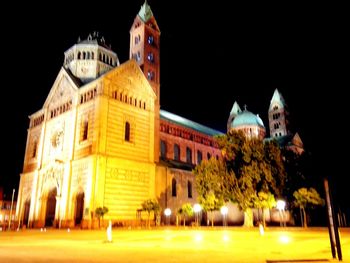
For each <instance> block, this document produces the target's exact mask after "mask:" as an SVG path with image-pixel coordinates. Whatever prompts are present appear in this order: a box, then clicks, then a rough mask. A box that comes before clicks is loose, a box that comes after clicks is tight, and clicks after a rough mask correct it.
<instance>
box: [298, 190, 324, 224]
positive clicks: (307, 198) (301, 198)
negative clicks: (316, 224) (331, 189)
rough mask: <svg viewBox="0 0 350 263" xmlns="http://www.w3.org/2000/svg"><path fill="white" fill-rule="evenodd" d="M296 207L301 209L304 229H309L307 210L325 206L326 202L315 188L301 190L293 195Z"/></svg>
mask: <svg viewBox="0 0 350 263" xmlns="http://www.w3.org/2000/svg"><path fill="white" fill-rule="evenodd" d="M293 196H294V198H295V200H294V205H295V206H296V207H299V209H300V217H301V222H302V225H303V227H305V228H306V227H307V218H306V208H313V207H314V206H316V205H324V200H323V199H322V198H321V197H320V195H319V194H318V192H317V191H316V190H315V189H314V188H309V189H307V188H304V187H303V188H300V189H299V190H298V191H295V192H294V194H293Z"/></svg>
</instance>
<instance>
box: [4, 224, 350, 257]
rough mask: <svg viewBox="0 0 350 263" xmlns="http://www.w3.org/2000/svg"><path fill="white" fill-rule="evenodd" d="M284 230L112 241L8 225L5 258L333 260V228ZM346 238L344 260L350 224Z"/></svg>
mask: <svg viewBox="0 0 350 263" xmlns="http://www.w3.org/2000/svg"><path fill="white" fill-rule="evenodd" d="M281 230H283V229H281V228H278V227H275V228H269V229H267V231H266V232H265V234H264V235H263V236H261V235H260V234H259V231H258V229H257V228H254V229H249V230H246V229H243V228H241V227H234V228H227V229H226V230H223V229H221V228H214V229H210V228H200V229H195V228H187V229H184V228H181V227H179V228H171V229H165V228H161V229H155V230H128V229H113V242H112V243H108V242H106V240H107V235H106V231H94V230H93V231H82V230H71V231H70V232H67V230H50V229H48V230H47V232H40V230H37V229H36V230H25V231H19V232H8V231H3V232H0V262H1V263H4V262H49V263H52V262H152V263H155V262H266V261H267V260H284V262H286V260H294V262H303V261H298V260H301V259H304V260H309V262H310V260H316V259H326V260H327V261H328V260H329V261H331V262H332V261H333V260H332V255H331V250H330V243H329V236H328V230H327V228H317V229H312V228H310V229H308V230H303V229H300V228H286V229H285V231H281ZM341 243H342V251H343V262H350V229H349V228H347V229H342V230H341ZM327 261H320V262H327ZM276 262H277V261H276ZM287 262H288V261H287ZM313 262H315V261H313ZM334 262H337V261H334Z"/></svg>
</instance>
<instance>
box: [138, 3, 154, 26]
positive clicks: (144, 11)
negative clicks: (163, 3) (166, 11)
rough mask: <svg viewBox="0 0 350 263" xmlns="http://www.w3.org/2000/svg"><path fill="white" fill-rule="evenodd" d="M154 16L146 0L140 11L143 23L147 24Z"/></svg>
mask: <svg viewBox="0 0 350 263" xmlns="http://www.w3.org/2000/svg"><path fill="white" fill-rule="evenodd" d="M152 16H153V13H152V10H151V7H150V6H149V4H148V3H147V0H146V1H145V3H144V4H143V5H142V6H141V9H140V11H139V17H140V18H141V20H142V21H143V22H145V23H146V22H147V21H148V20H149V19H150V18H151V17H152Z"/></svg>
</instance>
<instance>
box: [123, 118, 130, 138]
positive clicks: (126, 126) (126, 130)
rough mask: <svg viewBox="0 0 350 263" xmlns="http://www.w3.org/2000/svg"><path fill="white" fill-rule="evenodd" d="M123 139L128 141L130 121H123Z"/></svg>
mask: <svg viewBox="0 0 350 263" xmlns="http://www.w3.org/2000/svg"><path fill="white" fill-rule="evenodd" d="M124 139H125V141H127V142H130V123H129V122H126V123H125V138H124Z"/></svg>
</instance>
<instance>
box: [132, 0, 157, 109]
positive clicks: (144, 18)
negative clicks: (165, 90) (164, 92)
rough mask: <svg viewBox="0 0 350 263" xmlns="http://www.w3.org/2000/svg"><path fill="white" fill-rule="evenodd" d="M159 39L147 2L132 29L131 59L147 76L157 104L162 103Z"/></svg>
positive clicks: (154, 20) (155, 23)
mask: <svg viewBox="0 0 350 263" xmlns="http://www.w3.org/2000/svg"><path fill="white" fill-rule="evenodd" d="M159 37H160V31H159V27H158V25H157V22H156V19H155V18H154V16H153V13H152V10H151V7H150V6H149V5H148V3H147V1H145V3H144V4H143V5H142V6H141V9H140V11H139V13H138V14H137V16H136V18H135V20H134V23H133V25H132V27H131V29H130V59H131V58H133V59H135V60H136V62H137V64H138V65H139V66H140V68H141V70H142V71H143V73H144V74H145V76H146V78H147V79H148V81H149V83H150V84H151V86H152V88H153V90H154V92H155V93H156V95H157V101H158V103H157V104H159V101H160V96H159V95H160V90H159V87H160V78H159V68H160V67H159V66H160V65H159Z"/></svg>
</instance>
